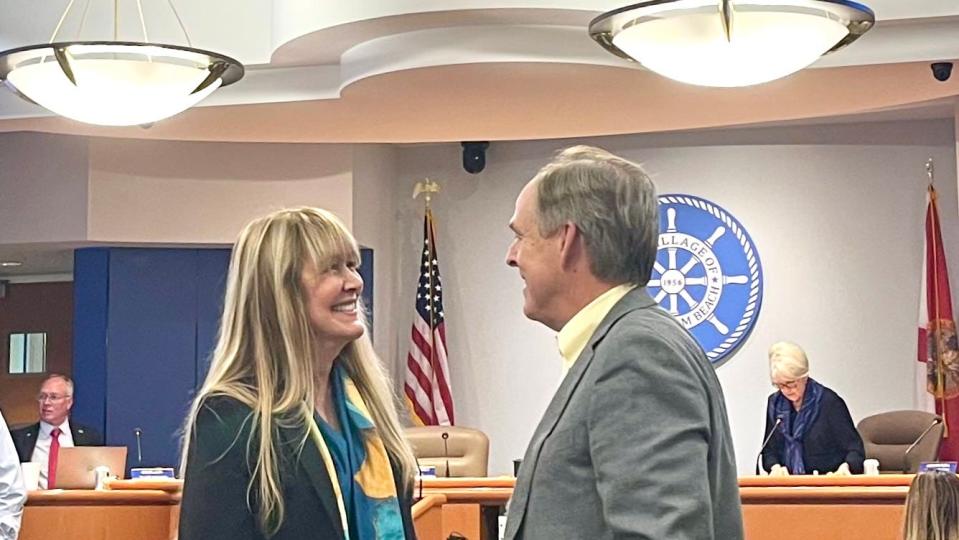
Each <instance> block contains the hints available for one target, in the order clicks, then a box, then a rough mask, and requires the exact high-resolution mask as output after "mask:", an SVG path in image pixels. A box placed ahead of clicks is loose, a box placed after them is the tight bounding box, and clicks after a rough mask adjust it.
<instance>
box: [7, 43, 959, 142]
mask: <svg viewBox="0 0 959 540" xmlns="http://www.w3.org/2000/svg"><path fill="white" fill-rule="evenodd" d="M928 71H929V67H928V64H927V63H919V62H915V63H907V64H885V65H881V66H856V67H843V68H829V69H815V70H806V71H803V72H800V73H798V74H796V75H794V76H792V77H789V78H787V79H783V80H780V81H774V82H773V83H770V84H767V85H762V86H759V87H753V88H750V89H740V90H739V91H736V90H729V89H721V90H717V89H705V88H699V87H692V86H687V85H681V84H678V83H674V82H672V81H669V80H667V79H663V78H661V77H659V76H657V75H654V74H652V73H649V72H647V71H644V70H635V69H620V68H612V67H604V66H591V65H583V64H579V65H573V64H544V63H533V64H510V65H504V64H501V63H496V64H469V65H451V66H446V67H438V68H431V69H412V70H405V71H396V72H391V73H387V74H384V75H379V76H376V77H370V78H367V79H363V80H360V81H357V82H356V83H354V84H352V85H350V87H349V88H347V89H346V91H345V92H344V94H343V96H342V98H341V99H337V100H317V101H309V102H290V103H270V104H259V105H235V106H225V107H202V108H195V109H191V110H189V111H186V112H185V113H183V114H181V115H179V116H177V117H174V118H172V119H170V120H168V121H164V122H160V123H158V124H157V125H155V126H153V128H151V129H149V130H143V129H140V128H114V129H100V128H96V127H92V126H84V125H81V124H77V123H71V122H67V121H65V120H63V119H59V118H42V119H32V120H20V121H8V122H3V123H0V130H3V131H20V130H31V131H49V132H57V133H71V134H82V135H95V136H108V137H122V138H148V139H171V140H196V141H235V142H286V143H290V142H299V143H307V142H312V143H415V142H445V141H461V140H474V139H488V140H519V139H553V138H568V137H586V136H598V135H621V134H630V133H651V132H665V131H682V130H694V129H704V128H720V127H729V126H742V125H749V124H757V123H770V122H788V121H791V120H798V119H810V118H828V117H833V116H840V115H851V114H857V113H867V112H874V111H879V110H885V109H888V108H893V107H902V106H907V105H910V104H914V103H920V102H927V101H934V100H937V99H943V98H952V97H953V96H956V95H957V94H959V80H953V81H950V82H949V83H945V84H943V83H938V82H936V81H934V80H933V79H932V77H931V76H930V75H929V73H928Z"/></svg>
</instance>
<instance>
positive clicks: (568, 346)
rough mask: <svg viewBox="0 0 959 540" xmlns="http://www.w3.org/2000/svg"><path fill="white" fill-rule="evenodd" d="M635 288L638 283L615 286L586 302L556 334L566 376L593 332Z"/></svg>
mask: <svg viewBox="0 0 959 540" xmlns="http://www.w3.org/2000/svg"><path fill="white" fill-rule="evenodd" d="M635 288H636V285H633V284H631V283H625V284H623V285H618V286H616V287H613V288H612V289H610V290H608V291H606V292H604V293H603V294H601V295H599V296H597V297H596V299H595V300H593V301H592V302H590V303H589V304H586V307H584V308H583V309H581V310H579V313H577V314H576V315H573V318H572V319H570V320H569V322H567V323H566V324H565V325H564V326H563V328H562V329H560V331H559V334H557V335H556V343H557V345H559V353H560V354H561V355H563V376H564V377H565V376H566V373H567V372H568V371H569V370H570V368H572V367H573V364H574V363H575V362H576V359H577V358H579V355H580V353H582V352H583V349H585V348H586V344H587V343H589V338H591V337H593V332H595V331H596V328H597V327H598V326H599V323H601V322H603V319H604V318H606V315H608V314H609V312H610V310H611V309H613V306H615V305H616V302H619V301H620V300H622V298H623V297H624V296H626V293H628V292H629V291H631V290H633V289H635Z"/></svg>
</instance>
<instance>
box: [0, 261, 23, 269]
mask: <svg viewBox="0 0 959 540" xmlns="http://www.w3.org/2000/svg"><path fill="white" fill-rule="evenodd" d="M17 266H23V263H22V262H20V261H0V267H2V268H15V267H17Z"/></svg>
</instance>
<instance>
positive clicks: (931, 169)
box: [926, 158, 949, 437]
mask: <svg viewBox="0 0 959 540" xmlns="http://www.w3.org/2000/svg"><path fill="white" fill-rule="evenodd" d="M926 178H927V179H928V181H929V185H928V186H927V188H926V189H927V191H928V192H929V204H930V206H931V207H932V219H933V220H935V222H934V224H933V225H934V227H933V234H932V245H931V246H930V247H931V248H932V274H933V279H932V286H933V305H932V311H933V321H932V325H933V327H932V328H930V330H931V331H932V338H933V339H932V341H933V343H934V344H933V354H935V355H936V360H935V362H936V394H935V397H936V399H938V400H939V404H940V410H941V411H942V424H943V437H949V419H948V415H947V412H946V388H945V376H944V370H945V368H946V366H945V364H944V363H943V361H942V352H941V351H940V350H939V333H940V321H941V316H940V311H939V259H938V257H939V244H938V239H937V238H936V235H935V231H936V229H938V228H939V227H938V225H939V223H938V221H939V208H938V204H937V202H936V198H937V195H936V187H935V184H934V181H935V166H934V163H933V161H932V158H929V159H927V160H926Z"/></svg>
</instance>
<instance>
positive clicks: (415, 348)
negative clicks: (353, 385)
mask: <svg viewBox="0 0 959 540" xmlns="http://www.w3.org/2000/svg"><path fill="white" fill-rule="evenodd" d="M449 373H450V371H449V365H448V364H447V363H446V323H445V318H444V316H443V287H442V285H441V283H440V265H439V262H438V261H437V260H436V240H435V237H434V234H433V213H432V212H431V211H430V210H429V209H428V208H427V210H426V215H425V216H424V217H423V256H422V258H421V260H420V278H419V285H418V286H417V288H416V313H414V314H413V329H412V332H411V340H410V353H409V355H407V357H406V384H405V390H406V398H407V401H408V404H409V406H410V410H411V411H412V415H411V416H412V419H413V421H414V422H416V423H418V424H422V425H427V426H436V425H440V426H451V425H453V397H452V390H451V388H450V381H449Z"/></svg>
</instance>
